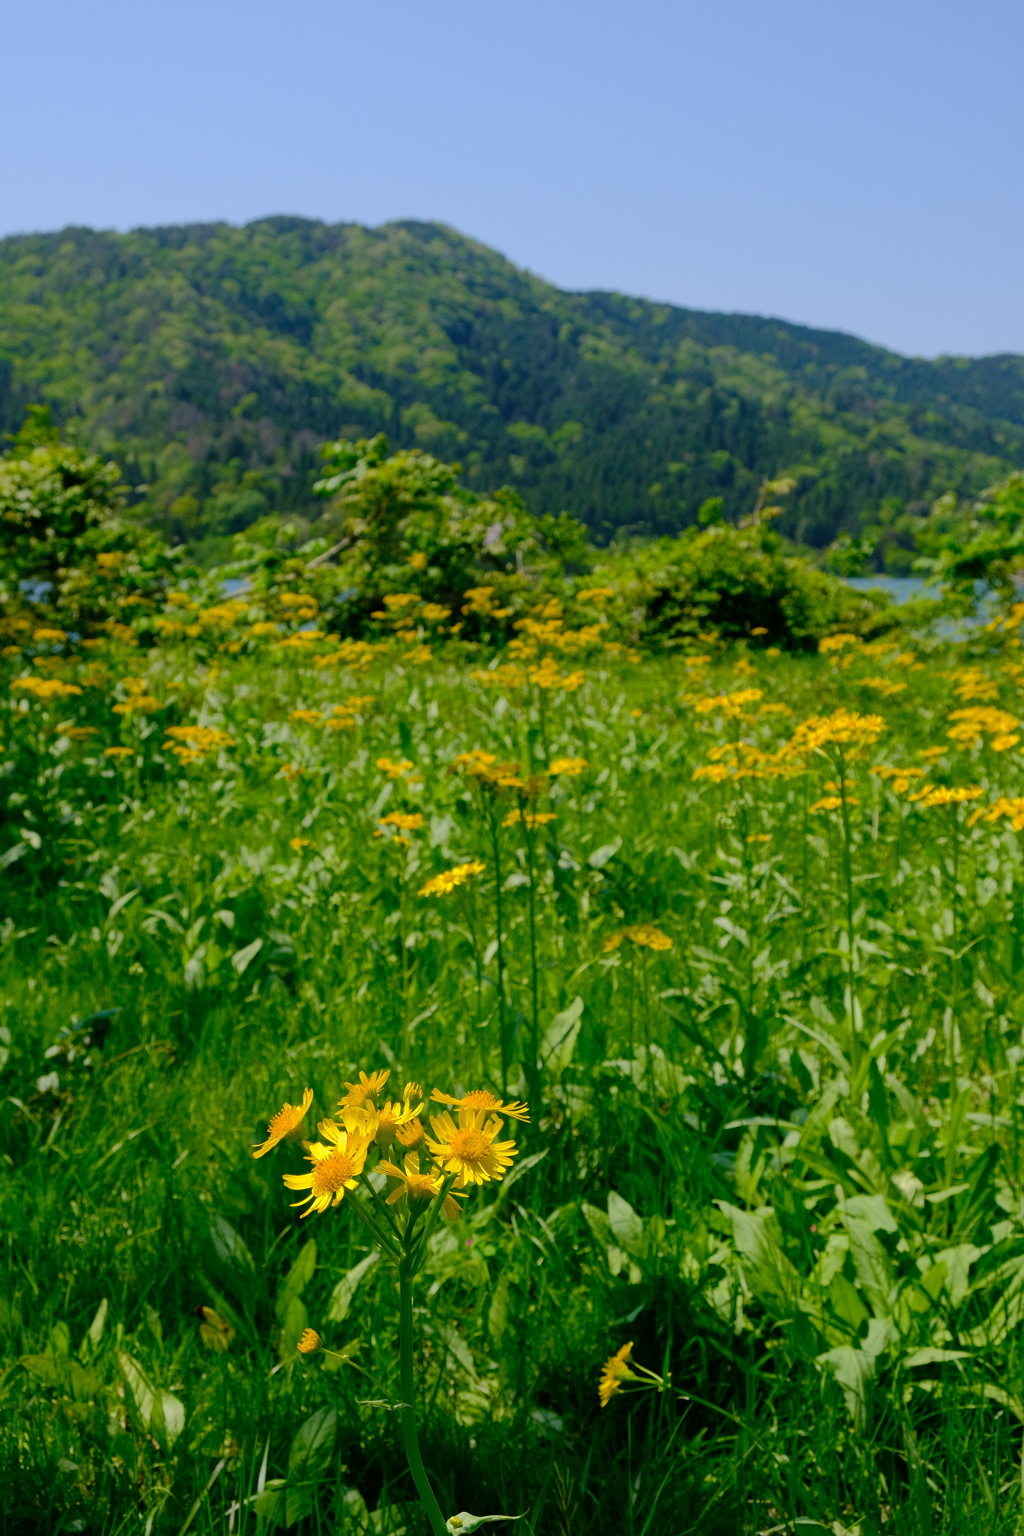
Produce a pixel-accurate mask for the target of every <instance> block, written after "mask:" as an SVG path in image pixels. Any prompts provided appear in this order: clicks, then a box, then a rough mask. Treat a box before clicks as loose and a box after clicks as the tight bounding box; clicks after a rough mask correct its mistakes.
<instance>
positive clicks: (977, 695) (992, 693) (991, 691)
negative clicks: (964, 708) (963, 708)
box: [948, 667, 999, 704]
mask: <svg viewBox="0 0 1024 1536" xmlns="http://www.w3.org/2000/svg"><path fill="white" fill-rule="evenodd" d="M948 675H949V677H950V678H952V680H953V684H954V689H953V691H954V693H955V694H956V696H957V698H958V699H959V700H960V702H961V704H970V703H972V702H973V701H975V700H980V701H982V702H984V701H986V700H988V699H997V698H998V697H999V684H998V683H997V682H996V681H995V679H994V678H991V677H988V676H986V674H985V673H984V672H983V671H982V670H981V668H980V667H957V668H956V670H955V671H953V672H950V673H949V674H948Z"/></svg>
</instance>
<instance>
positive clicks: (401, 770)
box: [377, 757, 413, 779]
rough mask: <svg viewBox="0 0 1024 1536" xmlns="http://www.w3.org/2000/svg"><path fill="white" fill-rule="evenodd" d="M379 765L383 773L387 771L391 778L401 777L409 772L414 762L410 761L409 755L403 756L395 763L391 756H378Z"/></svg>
mask: <svg viewBox="0 0 1024 1536" xmlns="http://www.w3.org/2000/svg"><path fill="white" fill-rule="evenodd" d="M377 767H378V768H379V769H380V770H381V771H382V772H383V773H386V774H387V776H388V778H389V779H400V778H401V777H402V775H403V774H405V773H408V772H409V769H410V768H412V767H413V764H412V763H410V761H409V759H408V758H407V757H403V758H401V759H400V761H399V762H397V763H393V762H392V761H391V759H390V757H378V759H377Z"/></svg>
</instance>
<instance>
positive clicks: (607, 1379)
mask: <svg viewBox="0 0 1024 1536" xmlns="http://www.w3.org/2000/svg"><path fill="white" fill-rule="evenodd" d="M632 1352H633V1345H632V1343H629V1344H623V1346H622V1348H621V1349H619V1350H616V1352H615V1354H614V1355H609V1357H608V1359H607V1360H606V1361H605V1363H604V1365H603V1366H602V1367H601V1381H600V1384H599V1385H598V1389H597V1395H598V1397H599V1398H600V1399H601V1407H602V1408H607V1406H608V1404H609V1402H610V1401H611V1399H612V1398H613V1397H614V1396H615V1394H616V1392H620V1391H621V1390H622V1383H623V1382H624V1381H639V1379H640V1378H639V1377H638V1376H636V1375H635V1374H634V1373H633V1371H632V1370H630V1367H629V1357H630V1355H631V1354H632Z"/></svg>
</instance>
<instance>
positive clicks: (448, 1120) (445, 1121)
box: [427, 1109, 516, 1189]
mask: <svg viewBox="0 0 1024 1536" xmlns="http://www.w3.org/2000/svg"><path fill="white" fill-rule="evenodd" d="M430 1128H431V1130H432V1131H433V1133H434V1137H433V1138H431V1137H430V1136H428V1137H427V1146H428V1147H429V1149H430V1152H431V1154H432V1156H433V1157H434V1158H435V1159H436V1161H437V1162H439V1163H440V1164H441V1166H442V1168H443V1170H444V1172H445V1173H454V1174H457V1175H458V1181H457V1182H458V1187H459V1188H460V1189H464V1188H465V1187H466V1185H467V1184H487V1183H489V1182H490V1181H491V1179H495V1180H497V1179H502V1178H504V1176H505V1174H506V1172H507V1170H508V1169H509V1168H510V1167H511V1166H512V1159H513V1158H514V1157H515V1155H516V1144H515V1142H514V1141H496V1140H495V1138H496V1137H497V1136H498V1135H499V1134H500V1132H501V1129H502V1126H501V1121H500V1120H499V1119H498V1117H497V1115H492V1116H491V1117H490V1119H488V1118H487V1111H486V1110H483V1109H460V1110H459V1123H458V1125H456V1124H455V1122H454V1120H453V1119H452V1117H451V1115H449V1114H447V1113H445V1114H443V1115H437V1116H434V1117H432V1119H431V1121H430Z"/></svg>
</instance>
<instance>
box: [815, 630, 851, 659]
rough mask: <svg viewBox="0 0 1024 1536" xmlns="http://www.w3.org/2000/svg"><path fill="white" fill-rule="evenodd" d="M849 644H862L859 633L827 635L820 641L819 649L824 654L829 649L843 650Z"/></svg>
mask: <svg viewBox="0 0 1024 1536" xmlns="http://www.w3.org/2000/svg"><path fill="white" fill-rule="evenodd" d="M847 645H860V636H859V635H826V636H825V638H824V639H823V640H819V641H818V650H819V651H820V653H821V654H822V655H823V656H824V655H826V654H827V652H829V651H841V650H843V648H844V647H845V646H847Z"/></svg>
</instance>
